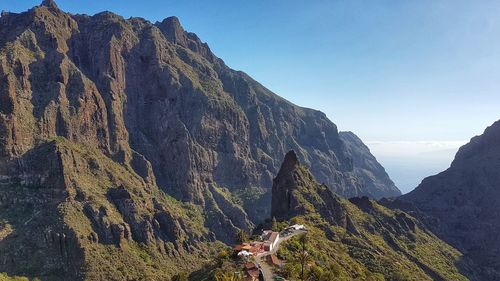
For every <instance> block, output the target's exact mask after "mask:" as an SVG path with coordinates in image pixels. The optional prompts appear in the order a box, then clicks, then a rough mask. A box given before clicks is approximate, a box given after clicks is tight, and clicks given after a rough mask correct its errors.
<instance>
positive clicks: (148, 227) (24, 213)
mask: <svg viewBox="0 0 500 281" xmlns="http://www.w3.org/2000/svg"><path fill="white" fill-rule="evenodd" d="M9 164H10V165H9V167H4V168H6V169H9V176H5V170H4V171H2V172H3V173H2V174H3V175H4V176H3V177H2V184H1V188H0V261H2V262H0V271H5V272H8V273H9V275H21V276H30V277H35V276H36V277H41V278H42V279H43V280H83V279H85V280H128V279H136V280H137V279H142V278H146V279H148V280H153V279H157V280H165V279H166V278H169V276H171V275H172V274H173V273H175V272H178V271H179V270H190V269H194V268H197V267H199V262H200V259H201V260H203V259H204V257H206V258H208V256H209V255H210V250H209V249H211V248H214V247H215V246H216V244H213V243H212V242H213V241H214V236H213V234H210V233H209V232H208V231H207V230H206V229H205V228H204V227H203V215H202V213H201V211H200V210H199V209H198V208H197V207H195V206H189V205H181V204H179V203H178V202H176V201H175V200H174V199H172V198H169V197H168V196H166V195H165V194H164V193H162V192H161V191H160V190H159V189H158V187H157V186H156V185H154V183H153V182H152V181H148V180H145V179H144V178H142V177H140V176H139V175H137V174H136V173H135V172H134V171H133V170H132V168H131V167H130V166H129V165H126V164H118V163H116V162H114V161H113V160H111V159H110V158H108V157H106V156H105V155H103V154H102V153H101V152H99V150H96V149H94V148H90V147H87V146H85V145H82V144H74V143H71V142H69V141H68V140H66V139H63V138H58V139H57V140H54V141H49V142H46V143H40V144H39V145H37V146H36V147H35V148H33V149H32V150H31V151H29V152H27V153H25V154H24V155H23V156H22V157H21V158H20V159H17V161H15V162H10V163H9ZM144 164H146V163H144ZM144 169H145V170H149V171H151V167H150V166H148V165H145V166H144ZM150 176H152V175H151V174H150ZM149 179H150V180H154V178H149Z"/></svg>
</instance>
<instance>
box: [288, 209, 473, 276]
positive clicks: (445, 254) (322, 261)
mask: <svg viewBox="0 0 500 281" xmlns="http://www.w3.org/2000/svg"><path fill="white" fill-rule="evenodd" d="M343 201H344V200H343ZM344 204H346V205H350V206H349V209H351V210H352V211H354V212H353V213H350V214H349V215H351V214H352V217H355V218H357V219H360V218H368V221H363V220H361V221H356V222H355V223H356V227H357V230H358V232H359V234H353V233H350V232H348V231H346V230H345V229H344V228H341V227H338V226H332V225H330V224H328V223H327V222H325V221H321V219H320V218H318V216H315V215H308V216H299V217H295V218H294V219H293V222H292V223H302V224H306V225H307V226H308V229H309V232H308V238H309V239H307V243H306V244H305V245H306V246H304V242H303V241H301V238H300V237H294V238H292V239H290V240H288V241H286V242H285V243H283V244H282V245H281V247H280V250H279V252H278V256H279V257H280V258H282V259H284V260H286V261H287V263H286V265H285V266H284V267H283V268H282V269H281V271H280V274H281V275H282V276H284V277H286V278H289V279H290V280H391V281H400V280H415V281H417V280H419V281H420V280H433V279H434V277H435V276H439V277H440V278H442V279H444V280H467V278H465V277H464V276H462V275H461V274H460V273H459V271H458V269H457V268H456V266H455V263H456V262H458V260H459V259H460V253H459V252H458V251H457V250H455V249H453V248H452V247H451V246H449V245H447V244H445V243H444V242H442V241H441V240H439V239H438V238H437V237H435V236H433V235H430V234H429V232H428V231H426V230H425V229H420V228H417V229H416V231H415V233H414V234H412V233H404V232H401V233H400V234H399V235H398V234H396V233H391V230H389V228H386V227H385V226H384V225H382V224H378V225H377V224H376V223H375V221H378V222H380V221H381V220H385V221H386V223H387V221H388V220H390V219H391V217H385V215H386V213H385V212H387V214H390V213H392V211H390V210H387V209H386V210H384V211H385V212H381V213H374V214H373V215H367V214H366V213H363V212H362V211H361V210H359V209H357V207H356V206H354V205H352V204H350V203H349V202H348V201H346V200H345V201H344ZM375 204H376V203H375ZM379 207H381V206H379ZM381 208H383V207H381ZM356 209H357V210H356ZM392 216H394V213H392ZM369 221H371V222H370V223H368V222H369ZM311 222H315V223H314V224H311ZM374 225H377V227H376V228H374V227H373V226H374ZM390 227H392V228H396V231H398V230H397V227H398V226H397V225H395V224H394V225H392V226H390ZM413 235H414V236H413ZM304 247H305V248H306V249H307V250H306V253H307V255H305V256H304V251H303V249H304ZM304 261H305V262H304ZM304 264H306V265H307V266H306V270H305V274H304V279H302V265H304Z"/></svg>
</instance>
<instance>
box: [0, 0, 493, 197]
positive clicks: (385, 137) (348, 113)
mask: <svg viewBox="0 0 500 281" xmlns="http://www.w3.org/2000/svg"><path fill="white" fill-rule="evenodd" d="M39 2H40V1H30V0H22V1H19V0H16V1H13V0H0V9H3V10H8V11H23V10H26V9H28V8H30V7H32V6H34V5H37V4H39ZM57 3H58V5H59V6H60V7H61V8H62V9H63V10H66V11H69V12H72V13H87V14H94V13H96V12H99V11H102V10H110V11H113V12H115V13H118V14H121V15H123V16H125V17H130V16H140V17H144V18H146V19H149V20H151V21H156V20H161V19H163V18H165V17H167V16H171V15H175V16H177V17H179V18H180V20H181V23H182V24H183V26H184V27H185V29H186V30H189V31H193V32H195V33H197V34H198V35H199V36H200V37H201V38H202V40H204V41H206V42H208V44H209V45H210V47H211V48H212V50H213V51H214V52H215V53H216V54H217V55H218V56H219V57H221V58H223V59H224V61H225V62H226V63H227V64H228V65H229V66H231V67H232V68H235V69H238V70H243V71H245V72H247V73H249V74H250V75H251V76H253V77H254V78H255V79H256V80H258V81H259V82H261V83H262V84H264V85H265V86H266V87H268V88H269V89H271V90H273V91H274V92H276V93H277V94H279V95H281V96H283V97H285V98H287V99H289V100H291V101H293V102H295V103H296V104H299V105H302V106H307V107H312V108H316V109H320V110H322V111H323V112H325V113H326V114H327V115H328V116H329V117H330V118H331V119H332V121H334V122H335V123H336V124H337V125H338V127H339V129H340V130H351V131H354V132H355V133H356V134H358V135H359V136H360V137H361V138H362V139H363V140H365V141H366V142H367V143H368V144H369V146H370V147H371V148H372V151H373V152H374V154H375V156H377V158H378V159H379V160H380V161H381V162H382V164H383V165H384V166H386V168H387V169H388V171H389V173H390V175H391V176H392V177H393V178H394V179H395V181H396V183H397V184H398V185H399V186H400V187H401V188H402V189H403V190H404V191H407V190H409V189H411V188H412V187H414V186H416V185H417V184H418V182H419V179H421V178H422V177H424V176H426V175H429V174H432V173H436V172H439V171H440V170H443V169H444V168H446V166H447V165H448V163H449V162H450V161H451V159H452V157H453V154H454V152H455V150H456V148H457V147H458V146H459V145H457V143H464V142H466V141H467V140H468V139H470V137H472V136H473V135H477V134H480V133H481V132H482V131H483V130H484V128H485V127H486V126H488V125H490V124H491V123H493V121H495V120H497V119H500V111H499V110H498V108H499V105H500V86H499V81H500V36H499V35H500V17H499V16H498V15H500V1H461V0H449V1H441V0H414V1H409V0H405V1H398V0H392V1H384V0H380V1H356V0H345V1H335V0H328V1H326V0H325V1H323V0H317V1H297V0H280V1H278V0H253V1H234V0H233V1H190V0H183V1H165V0H163V1H160V0H155V1H131V0H107V1H101V0H99V1H97V0H84V1H74V0H59V1H57ZM429 143H433V144H436V145H430V146H429V145H426V144H429ZM395 144H397V145H395ZM397 148H398V149H399V150H398V149H397ZM438 148H442V150H438V152H436V149H438ZM408 151H413V152H415V153H416V152H418V153H419V154H418V155H419V156H418V157H416V156H415V155H414V154H415V153H413V154H411V153H410V155H409V154H408ZM426 155H427V156H426ZM437 155H441V156H440V157H441V158H439V159H436V156H437ZM431 156H432V157H431ZM417 158H418V159H417ZM405 167H408V168H405ZM429 167H434V168H433V169H431V170H429ZM401 170H402V171H401ZM405 175H411V177H413V178H415V179H414V180H410V181H405V180H404V179H408V176H405ZM399 178H401V179H403V180H399ZM396 179H398V180H396Z"/></svg>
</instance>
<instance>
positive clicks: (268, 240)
mask: <svg viewBox="0 0 500 281" xmlns="http://www.w3.org/2000/svg"><path fill="white" fill-rule="evenodd" d="M279 238H280V234H279V232H274V231H269V230H266V231H264V232H263V234H262V240H264V251H268V252H269V251H272V250H273V249H274V248H275V247H276V245H278V241H279Z"/></svg>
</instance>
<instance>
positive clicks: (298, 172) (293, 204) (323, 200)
mask: <svg viewBox="0 0 500 281" xmlns="http://www.w3.org/2000/svg"><path fill="white" fill-rule="evenodd" d="M312 213H318V214H320V215H321V216H322V217H323V218H324V219H325V220H326V221H328V222H329V223H330V224H333V225H339V226H342V227H344V228H346V227H347V225H348V218H347V216H346V211H345V209H344V208H343V206H342V203H341V202H340V198H339V197H338V196H337V195H335V194H334V193H333V192H332V191H331V190H330V189H329V188H328V187H326V186H325V185H321V184H319V183H318V182H316V179H315V178H314V177H313V176H312V174H311V173H310V172H309V170H308V169H307V168H306V167H305V166H301V165H300V164H299V161H298V159H297V155H296V154H295V152H294V151H293V150H291V151H289V152H288V153H287V154H286V155H285V160H284V161H283V164H282V165H281V169H280V171H279V172H278V175H277V176H276V178H275V179H274V183H273V190H272V205H271V216H272V217H273V218H275V219H277V220H279V221H283V220H289V219H291V218H293V217H295V216H299V215H306V214H312Z"/></svg>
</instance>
